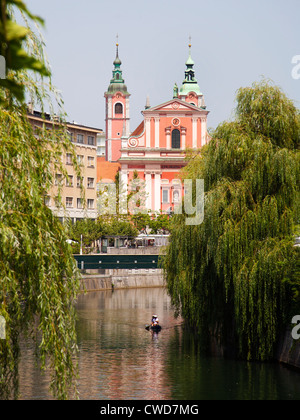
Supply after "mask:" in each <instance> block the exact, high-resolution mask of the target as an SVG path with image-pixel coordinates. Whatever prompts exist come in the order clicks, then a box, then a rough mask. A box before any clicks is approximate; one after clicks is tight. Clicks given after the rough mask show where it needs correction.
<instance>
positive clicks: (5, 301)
mask: <svg viewBox="0 0 300 420" xmlns="http://www.w3.org/2000/svg"><path fill="white" fill-rule="evenodd" d="M0 6H1V8H0V35H1V39H0V48H1V50H0V53H1V55H2V56H3V57H5V62H6V78H5V79H1V81H0V285H1V286H0V316H1V320H5V337H4V338H3V337H1V339H0V398H2V399H8V398H17V397H18V366H19V355H20V337H24V336H26V337H30V338H32V339H33V340H34V342H35V344H36V354H37V356H38V360H40V362H41V363H40V364H41V367H42V368H45V369H46V368H49V371H50V377H51V389H52V391H53V394H54V396H55V397H57V398H67V396H68V395H69V394H68V391H69V390H70V386H72V385H74V379H75V378H76V373H77V370H76V336H75V311H74V300H75V299H76V297H77V293H78V290H79V274H78V271H77V269H76V263H75V261H74V259H73V257H72V250H71V247H70V246H69V245H68V243H67V242H66V239H67V236H66V232H65V230H64V227H63V226H62V225H61V223H60V222H59V221H58V219H57V218H55V217H54V215H53V214H52V212H51V211H50V210H49V209H48V208H47V206H46V205H45V203H44V196H45V194H46V193H47V192H48V191H49V190H50V188H51V186H52V185H53V183H54V182H53V181H54V180H53V176H54V174H55V173H56V172H59V173H62V174H65V175H67V174H66V173H65V169H64V167H63V164H62V159H61V158H62V157H64V156H65V153H66V151H68V152H69V153H72V154H73V163H74V165H76V155H75V152H74V149H73V148H72V144H71V143H70V141H69V138H68V136H67V132H66V129H65V125H64V124H63V122H62V123H61V124H58V123H55V125H53V130H50V131H49V130H46V128H41V129H40V130H39V132H36V131H34V129H33V127H32V126H31V124H30V123H29V121H28V118H27V108H26V104H25V97H26V95H28V96H29V97H30V99H31V100H32V101H33V102H34V103H35V104H36V105H39V107H40V108H41V110H42V112H43V111H44V106H45V104H46V103H49V98H50V97H51V95H52V96H53V89H52V85H51V73H50V70H49V66H48V63H47V60H46V58H45V55H44V50H43V41H42V40H41V38H40V36H39V35H36V34H35V32H33V31H32V29H31V28H30V24H32V23H33V24H35V25H39V24H41V23H42V20H41V19H40V18H38V17H36V16H34V15H32V14H31V13H30V12H29V10H28V9H27V7H26V5H25V4H24V3H23V1H21V0H8V1H4V0H1V1H0ZM16 12H18V15H20V17H21V16H23V18H24V21H23V22H22V25H20V24H18V23H17V22H16V21H15V18H14V16H16V15H15V13H16ZM31 26H32V25H31ZM51 104H52V103H51ZM58 105H59V107H58V108H59V109H62V102H61V101H60V99H59V98H58ZM61 119H62V121H63V119H64V114H63V112H62V113H61ZM77 168H78V167H77ZM78 175H80V173H78ZM71 389H72V390H73V389H74V387H73V386H72V388H71Z"/></svg>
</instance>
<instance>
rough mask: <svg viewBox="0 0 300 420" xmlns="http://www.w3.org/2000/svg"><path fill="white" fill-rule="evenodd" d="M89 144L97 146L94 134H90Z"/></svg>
mask: <svg viewBox="0 0 300 420" xmlns="http://www.w3.org/2000/svg"><path fill="white" fill-rule="evenodd" d="M88 145H89V146H95V137H94V136H88Z"/></svg>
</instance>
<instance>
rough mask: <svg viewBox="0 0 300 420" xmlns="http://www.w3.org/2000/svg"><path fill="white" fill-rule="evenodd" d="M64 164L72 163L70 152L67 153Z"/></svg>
mask: <svg viewBox="0 0 300 420" xmlns="http://www.w3.org/2000/svg"><path fill="white" fill-rule="evenodd" d="M66 164H67V165H73V162H72V154H71V153H67V155H66Z"/></svg>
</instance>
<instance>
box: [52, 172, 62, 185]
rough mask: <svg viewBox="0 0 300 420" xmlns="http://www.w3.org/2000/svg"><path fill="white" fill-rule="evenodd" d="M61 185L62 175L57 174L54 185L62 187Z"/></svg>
mask: <svg viewBox="0 0 300 420" xmlns="http://www.w3.org/2000/svg"><path fill="white" fill-rule="evenodd" d="M61 183H62V175H61V174H56V175H55V181H54V184H55V185H61Z"/></svg>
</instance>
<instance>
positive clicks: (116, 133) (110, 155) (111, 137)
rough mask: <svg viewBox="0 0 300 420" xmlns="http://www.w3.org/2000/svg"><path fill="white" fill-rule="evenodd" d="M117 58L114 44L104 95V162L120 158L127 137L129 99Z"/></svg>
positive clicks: (117, 54) (117, 52) (117, 50)
mask: <svg viewBox="0 0 300 420" xmlns="http://www.w3.org/2000/svg"><path fill="white" fill-rule="evenodd" d="M121 64H122V62H121V60H120V58H119V44H118V42H117V43H116V58H115V60H114V62H113V65H114V69H113V72H112V79H111V81H110V84H109V86H108V89H107V91H106V92H105V94H104V97H105V104H106V107H105V108H106V112H105V126H106V127H105V132H106V160H108V161H109V162H116V161H117V160H118V159H119V158H120V157H121V151H120V150H121V143H122V137H123V138H124V137H128V136H129V132H130V129H129V122H130V117H129V97H130V94H129V93H128V91H127V86H126V85H125V81H124V79H123V75H122V70H121Z"/></svg>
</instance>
